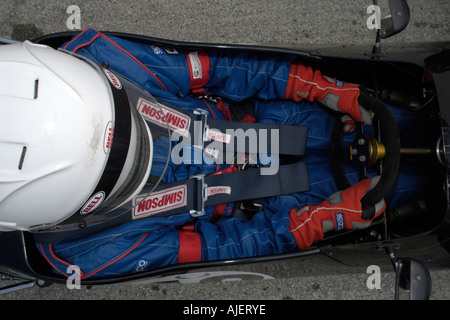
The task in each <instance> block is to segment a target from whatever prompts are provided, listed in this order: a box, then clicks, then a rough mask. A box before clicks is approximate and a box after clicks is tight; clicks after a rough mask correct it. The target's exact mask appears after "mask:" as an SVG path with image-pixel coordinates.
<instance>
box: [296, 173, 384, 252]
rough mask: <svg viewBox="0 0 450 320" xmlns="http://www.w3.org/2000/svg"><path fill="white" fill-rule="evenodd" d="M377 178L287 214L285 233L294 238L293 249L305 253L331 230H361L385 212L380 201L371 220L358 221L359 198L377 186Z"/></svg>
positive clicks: (360, 216)
mask: <svg viewBox="0 0 450 320" xmlns="http://www.w3.org/2000/svg"><path fill="white" fill-rule="evenodd" d="M378 180H379V176H378V177H375V178H372V179H365V180H362V181H360V182H358V183H357V184H355V185H353V186H351V187H350V188H348V189H346V190H344V191H339V192H336V193H334V194H333V195H331V196H330V197H329V198H328V199H326V200H325V201H323V202H322V203H321V204H320V205H318V206H306V207H304V208H303V209H301V210H300V211H297V210H295V209H293V210H291V211H290V212H289V219H290V226H289V231H290V232H292V234H293V235H294V238H295V241H296V242H297V246H298V247H299V248H300V249H302V250H306V249H309V248H310V247H311V244H312V243H314V242H316V241H320V240H322V239H323V238H324V233H326V232H328V231H332V230H337V231H339V230H352V229H364V228H366V227H368V226H369V224H370V222H371V221H372V220H373V219H375V218H376V217H378V216H379V215H380V214H382V213H383V212H384V210H385V208H386V204H385V202H384V200H382V201H380V202H379V203H377V204H376V205H375V215H374V216H373V218H372V219H371V220H365V219H363V218H362V214H363V209H362V207H361V198H362V197H363V196H364V195H365V194H366V192H367V191H369V190H370V189H372V188H373V187H374V186H375V185H376V184H377V182H378Z"/></svg>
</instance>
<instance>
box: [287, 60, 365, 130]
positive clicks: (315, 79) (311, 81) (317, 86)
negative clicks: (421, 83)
mask: <svg viewBox="0 0 450 320" xmlns="http://www.w3.org/2000/svg"><path fill="white" fill-rule="evenodd" d="M359 93H360V90H359V86H358V85H355V84H350V83H347V82H343V81H339V80H336V79H331V78H328V77H326V76H323V75H322V73H321V72H320V71H319V70H315V71H314V70H313V69H312V68H311V67H307V66H304V65H302V64H292V65H291V70H290V72H289V79H288V84H287V86H286V92H285V98H286V99H292V100H294V101H300V100H302V99H307V100H308V101H311V102H312V101H314V100H317V101H318V102H320V103H322V104H323V105H324V106H326V107H328V108H330V109H332V110H334V111H340V112H342V113H346V114H349V115H350V116H351V117H352V118H353V119H355V120H356V121H358V122H364V123H365V124H369V125H370V124H371V122H372V118H373V114H372V113H371V112H369V111H367V110H366V109H364V107H362V106H360V105H359V104H358V97H359Z"/></svg>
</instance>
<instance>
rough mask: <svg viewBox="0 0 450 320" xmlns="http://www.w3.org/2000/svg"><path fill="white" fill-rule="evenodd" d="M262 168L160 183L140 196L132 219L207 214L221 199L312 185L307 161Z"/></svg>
mask: <svg viewBox="0 0 450 320" xmlns="http://www.w3.org/2000/svg"><path fill="white" fill-rule="evenodd" d="M261 169H262V168H250V169H247V170H241V171H235V172H230V173H224V174H220V175H208V176H204V175H201V176H194V177H191V178H190V179H187V180H183V181H178V182H174V183H170V184H165V185H161V186H159V187H158V188H157V189H156V190H155V191H154V192H152V193H151V194H150V195H142V196H141V197H137V198H136V200H135V203H134V209H133V212H132V219H133V220H135V219H141V218H147V217H165V216H170V215H174V214H177V213H181V212H185V211H189V212H190V214H191V215H192V216H201V215H203V214H204V208H205V207H207V206H212V205H216V204H220V203H226V202H235V201H240V200H248V199H257V198H266V197H271V196H278V195H284V194H291V193H296V192H305V191H308V190H309V189H310V184H309V175H308V170H307V168H306V164H305V163H304V162H297V163H293V164H288V165H281V166H280V167H279V170H278V172H277V173H276V174H271V175H264V174H262V173H261Z"/></svg>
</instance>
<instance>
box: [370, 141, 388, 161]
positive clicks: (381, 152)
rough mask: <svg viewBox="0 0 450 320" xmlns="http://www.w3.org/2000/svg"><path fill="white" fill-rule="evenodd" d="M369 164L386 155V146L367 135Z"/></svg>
mask: <svg viewBox="0 0 450 320" xmlns="http://www.w3.org/2000/svg"><path fill="white" fill-rule="evenodd" d="M368 140H369V165H373V164H375V163H376V162H377V161H378V160H381V159H383V158H384V156H385V155H386V148H385V147H384V145H383V144H382V143H381V142H379V141H378V140H377V139H375V138H374V137H369V138H368Z"/></svg>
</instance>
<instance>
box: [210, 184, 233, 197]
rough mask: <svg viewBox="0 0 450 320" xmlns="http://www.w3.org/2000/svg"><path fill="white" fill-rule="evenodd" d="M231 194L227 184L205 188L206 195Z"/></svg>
mask: <svg viewBox="0 0 450 320" xmlns="http://www.w3.org/2000/svg"><path fill="white" fill-rule="evenodd" d="M224 193H225V194H231V187H228V186H217V187H209V188H207V189H206V195H207V196H208V197H210V196H213V195H216V194H224Z"/></svg>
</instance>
